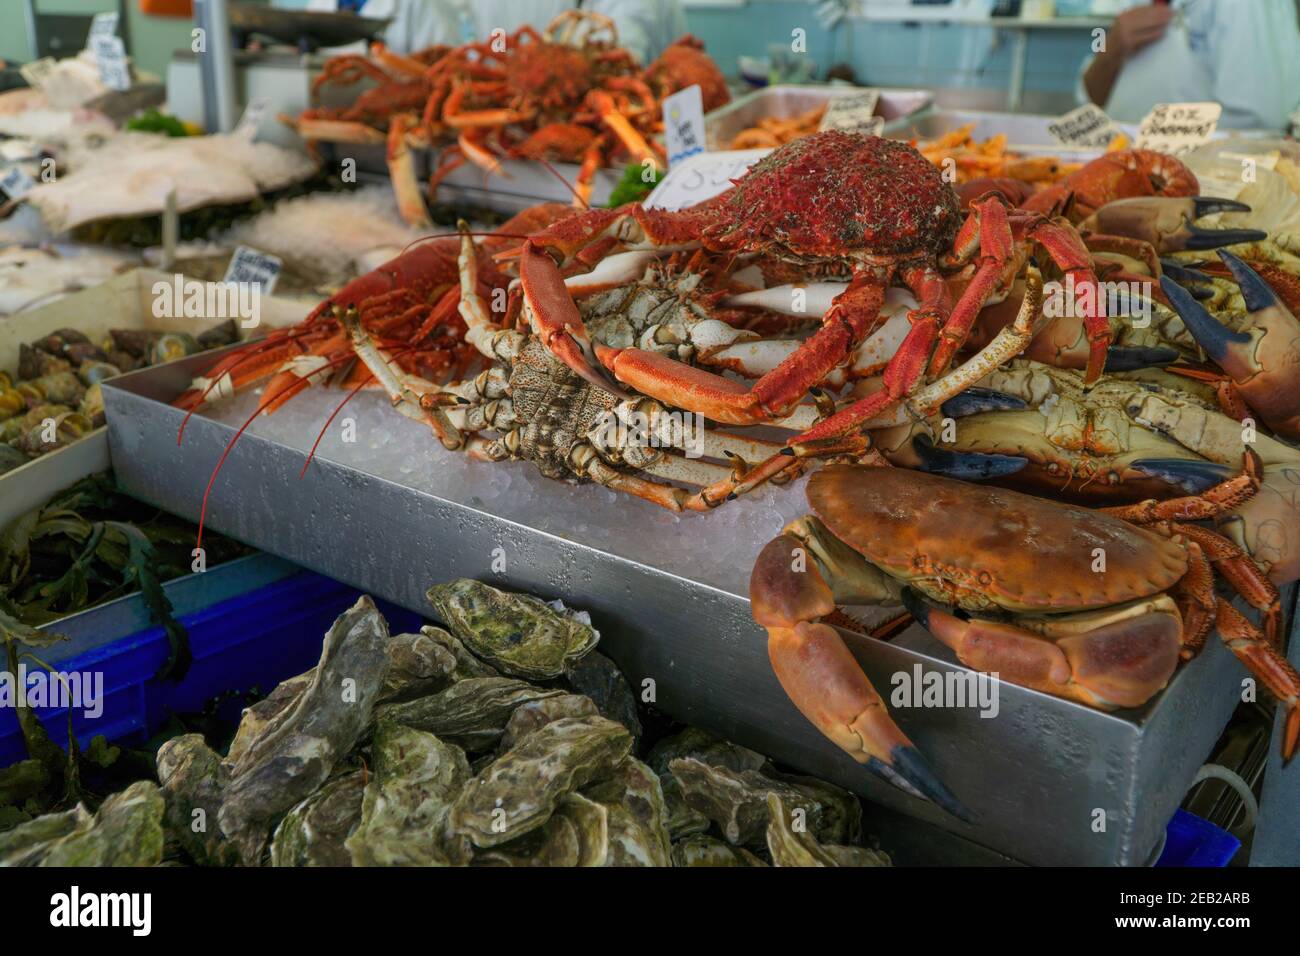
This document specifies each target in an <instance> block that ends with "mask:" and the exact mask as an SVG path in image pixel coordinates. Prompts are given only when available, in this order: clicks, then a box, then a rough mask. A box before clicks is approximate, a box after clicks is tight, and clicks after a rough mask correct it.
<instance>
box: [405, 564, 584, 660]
mask: <svg viewBox="0 0 1300 956" xmlns="http://www.w3.org/2000/svg"><path fill="white" fill-rule="evenodd" d="M427 596H428V598H429V602H430V603H431V604H432V605H433V606H434V608H435V609H436V610H437V612H438V615H439V617H441V618H442V619H443V620H444V621H446V622H447V626H448V627H449V628H450V629H451V632H452V633H453V634H454V635H456V637H458V638H460V639H461V640H462V641H463V642H464V643H465V645H466V646H467V647H468V648H469V649H470V650H471V651H472V652H473V653H474V654H475V655H477V656H478V657H481V658H483V659H484V660H486V661H488V662H490V663H491V664H492V665H493V666H495V667H496V668H497V669H498V670H500V671H501V672H502V673H504V674H510V675H512V676H515V677H527V678H530V679H532V680H544V679H547V678H551V677H558V676H559V675H560V674H562V673H563V672H564V671H565V669H566V668H567V667H568V666H569V665H570V664H571V663H572V662H573V661H576V660H577V659H578V658H580V657H582V656H583V655H584V654H586V653H587V652H588V651H590V650H591V649H592V648H593V647H595V646H596V642H597V641H598V640H599V639H600V635H599V634H597V633H596V630H595V629H594V628H593V627H592V626H591V625H590V624H584V623H583V622H582V621H580V620H578V619H577V618H576V617H574V616H570V615H566V614H563V613H561V612H559V611H556V610H554V609H553V608H551V607H550V606H549V605H547V604H546V603H545V602H544V601H541V600H539V599H538V598H535V597H533V596H532V595H530V594H513V593H510V592H508V591H498V590H497V589H496V588H494V587H491V586H490V585H487V584H483V583H482V582H480V581H475V580H473V579H471V578H459V579H457V580H455V581H449V582H447V583H446V584H439V585H435V586H434V587H432V588H430V589H429V590H428V592H427Z"/></svg>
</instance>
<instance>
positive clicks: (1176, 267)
mask: <svg viewBox="0 0 1300 956" xmlns="http://www.w3.org/2000/svg"><path fill="white" fill-rule="evenodd" d="M1160 270H1161V272H1162V273H1163V274H1164V275H1167V276H1169V278H1171V279H1173V280H1174V281H1175V282H1177V283H1178V284H1180V285H1182V286H1184V287H1185V288H1186V289H1187V291H1188V292H1190V293H1191V294H1192V298H1194V299H1208V298H1210V297H1211V296H1213V295H1214V289H1213V288H1211V287H1210V285H1211V283H1212V282H1213V280H1212V279H1211V278H1210V277H1209V276H1208V275H1206V274H1205V273H1204V272H1201V271H1200V270H1199V269H1189V268H1187V266H1185V265H1183V264H1182V263H1180V262H1177V261H1175V260H1173V259H1161V260H1160Z"/></svg>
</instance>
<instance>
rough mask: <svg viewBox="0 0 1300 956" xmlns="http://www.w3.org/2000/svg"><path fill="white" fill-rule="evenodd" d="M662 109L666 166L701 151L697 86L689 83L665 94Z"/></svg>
mask: <svg viewBox="0 0 1300 956" xmlns="http://www.w3.org/2000/svg"><path fill="white" fill-rule="evenodd" d="M663 108H664V138H665V139H667V141H668V165H669V167H672V166H674V165H676V164H677V163H679V162H680V161H681V160H683V159H686V158H687V157H688V156H694V155H695V154H696V153H702V152H704V100H703V98H702V97H701V95H700V87H699V85H698V84H697V85H695V86H688V87H686V89H684V90H679V91H678V92H676V93H674V94H673V95H672V96H669V97H667V98H666V99H665V100H664V107H663Z"/></svg>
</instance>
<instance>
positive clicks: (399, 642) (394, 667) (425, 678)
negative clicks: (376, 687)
mask: <svg viewBox="0 0 1300 956" xmlns="http://www.w3.org/2000/svg"><path fill="white" fill-rule="evenodd" d="M426 630H427V631H433V630H436V629H435V628H426V629H424V630H421V631H420V632H418V633H416V634H395V635H393V636H392V637H391V638H389V640H388V647H387V651H388V676H387V677H386V678H385V679H384V687H383V689H382V690H381V691H380V692H379V699H380V700H381V701H383V702H386V703H387V702H390V701H395V700H410V699H411V698H414V697H423V696H425V695H426V694H433V693H436V692H437V691H440V690H442V689H443V688H444V687H446V686H447V685H448V684H450V683H452V682H453V681H455V680H456V677H455V676H454V675H455V673H456V670H457V661H456V655H455V654H453V653H452V651H451V648H450V647H448V646H447V645H446V644H445V643H443V642H441V641H438V640H435V639H434V637H433V636H432V635H431V634H427V633H425V631H426ZM442 633H444V634H446V632H445V631H443V632H442ZM447 637H449V638H450V637H451V635H450V634H447Z"/></svg>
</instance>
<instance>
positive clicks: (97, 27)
mask: <svg viewBox="0 0 1300 956" xmlns="http://www.w3.org/2000/svg"><path fill="white" fill-rule="evenodd" d="M115 33H117V12H116V11H113V12H112V13H97V14H95V15H94V17H92V18H91V20H90V36H88V37H87V38H86V46H90V41H91V40H92V39H94V38H95V37H100V36H104V37H111V36H113V35H114V34H115Z"/></svg>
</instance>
